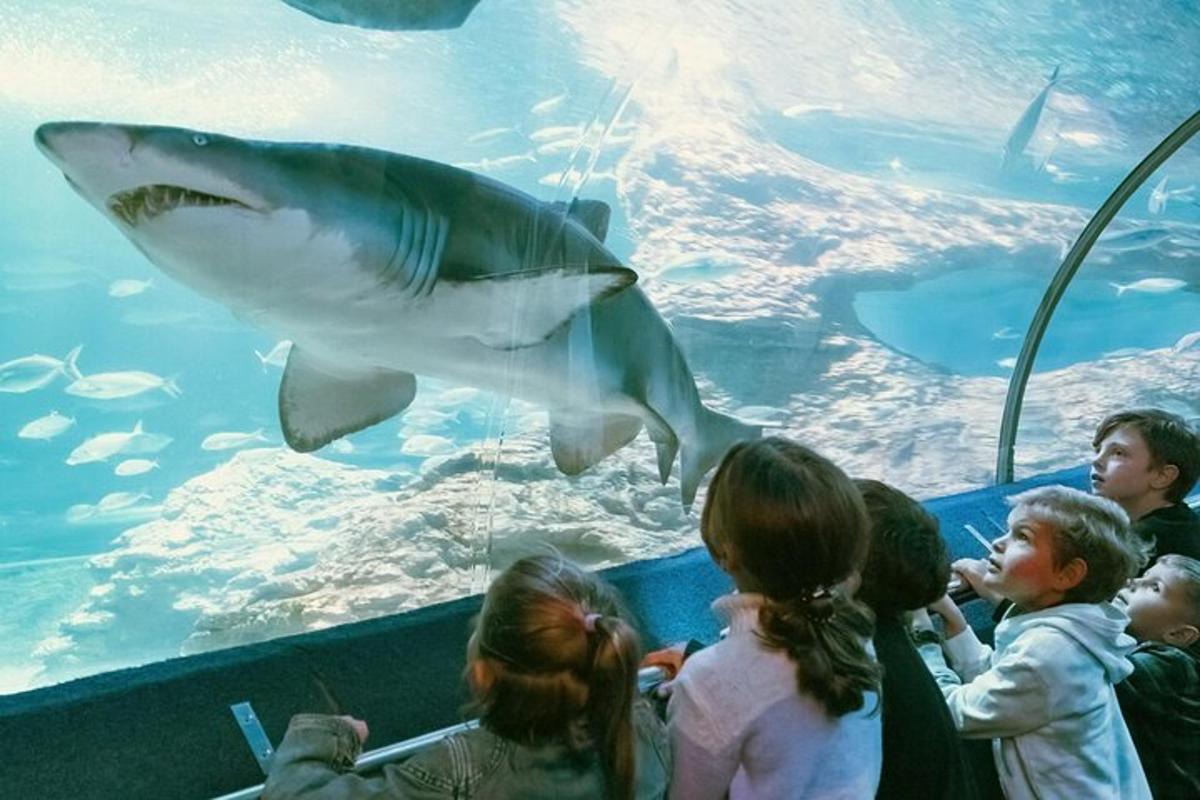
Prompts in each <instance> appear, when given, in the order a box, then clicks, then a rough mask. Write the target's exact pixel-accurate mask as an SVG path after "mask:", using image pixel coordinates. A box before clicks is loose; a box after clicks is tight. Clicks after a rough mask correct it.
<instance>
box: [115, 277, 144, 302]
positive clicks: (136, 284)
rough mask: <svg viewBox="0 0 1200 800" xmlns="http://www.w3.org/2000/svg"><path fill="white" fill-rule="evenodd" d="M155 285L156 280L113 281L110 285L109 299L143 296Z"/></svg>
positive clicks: (129, 279)
mask: <svg viewBox="0 0 1200 800" xmlns="http://www.w3.org/2000/svg"><path fill="white" fill-rule="evenodd" d="M153 284H154V279H153V278H151V279H150V280H145V281H137V280H134V279H133V278H122V279H120V280H116V281H113V282H112V283H110V284H109V285H108V296H109V297H133V296H134V295H135V294H141V293H142V292H144V291H146V290H147V289H149V288H150V287H151V286H152V285H153Z"/></svg>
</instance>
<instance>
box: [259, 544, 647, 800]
mask: <svg viewBox="0 0 1200 800" xmlns="http://www.w3.org/2000/svg"><path fill="white" fill-rule="evenodd" d="M639 655H640V652H639V642H638V636H637V633H636V632H635V631H634V630H633V628H631V627H630V626H629V624H628V623H626V622H625V621H624V620H623V619H622V613H621V608H620V604H619V601H618V600H617V597H616V594H615V592H613V590H611V589H610V588H609V587H607V586H606V585H605V584H603V583H601V582H600V581H599V580H598V579H597V578H595V577H593V576H591V575H589V574H588V573H586V572H584V571H583V570H581V569H579V568H578V567H576V566H574V565H573V564H571V563H569V562H567V561H564V560H562V559H561V558H560V557H556V556H537V557H532V558H525V559H522V560H520V561H518V562H516V563H515V564H513V565H512V566H511V567H509V568H508V569H507V570H505V571H504V572H503V573H502V574H501V575H500V576H499V577H498V578H496V580H495V582H493V583H492V585H491V587H490V588H489V589H488V592H487V595H486V597H485V598H484V602H483V610H482V611H481V612H480V615H479V619H478V622H477V624H476V628H475V632H474V633H473V634H472V636H471V640H470V643H469V645H468V648H467V662H468V663H467V677H468V680H469V682H470V684H471V688H472V690H473V693H474V695H475V697H476V699H477V703H478V706H479V709H480V711H481V715H480V717H481V718H480V722H481V727H480V728H478V729H476V730H473V731H470V732H468V733H463V734H457V735H455V736H451V737H449V738H448V739H446V740H444V741H442V742H441V743H440V744H438V745H435V746H433V747H431V748H429V749H426V750H423V751H421V752H419V753H417V754H416V755H415V756H413V757H412V758H410V759H409V760H407V761H404V762H402V763H400V764H397V765H389V766H386V767H384V769H383V774H382V776H381V777H378V778H365V777H360V776H358V775H354V774H342V773H343V772H344V770H346V769H347V768H348V767H349V766H350V765H352V764H353V763H354V759H355V757H357V755H358V753H359V751H360V750H361V747H362V744H363V740H365V739H366V725H365V724H364V723H363V722H361V721H359V720H354V719H351V718H349V717H327V716H319V715H311V714H300V715H297V716H296V717H293V718H292V722H291V725H290V726H289V727H288V732H287V735H286V736H285V737H284V740H283V743H282V744H281V745H280V747H279V750H278V751H277V752H276V754H275V758H274V760H273V762H272V764H271V772H270V775H269V776H268V777H267V784H266V790H265V791H264V793H263V797H264V798H265V799H266V800H271V798H291V797H305V798H318V797H328V798H338V800H353V799H354V798H367V797H370V798H384V797H387V798H422V800H426V799H433V798H446V799H447V800H449V799H450V798H454V800H462V799H465V798H488V800H493V799H494V798H495V799H498V798H514V799H518V798H519V800H529V799H533V798H546V800H550V798H580V799H581V800H582V798H608V799H609V800H627V799H628V798H639V800H640V799H642V798H645V799H647V800H648V799H649V798H659V797H662V796H663V795H664V794H665V792H666V785H667V778H668V776H669V773H670V766H669V756H668V744H667V740H666V732H665V729H664V727H663V725H662V723H661V722H660V721H659V720H658V718H657V717H655V716H654V713H653V711H651V709H650V707H649V705H648V704H647V703H645V701H642V700H640V699H639V700H637V701H635V694H636V692H637V665H638V658H639Z"/></svg>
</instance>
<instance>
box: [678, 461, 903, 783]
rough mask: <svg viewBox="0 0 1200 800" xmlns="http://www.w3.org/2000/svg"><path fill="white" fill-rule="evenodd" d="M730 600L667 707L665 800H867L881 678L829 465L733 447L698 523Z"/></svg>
mask: <svg viewBox="0 0 1200 800" xmlns="http://www.w3.org/2000/svg"><path fill="white" fill-rule="evenodd" d="M700 530H701V535H702V537H703V539H704V543H705V545H706V546H707V547H708V550H709V554H710V555H711V556H712V558H713V560H714V561H715V562H716V563H717V565H718V566H720V567H721V568H722V569H723V570H724V571H725V572H726V573H728V574H729V576H730V577H731V578H732V579H733V582H734V584H735V586H736V587H737V589H738V591H737V592H735V593H734V594H731V595H727V596H725V597H722V598H720V599H718V600H717V601H716V602H715V603H714V604H713V609H714V611H716V612H717V614H718V615H721V616H723V617H724V618H725V619H726V621H727V622H728V625H729V634H728V635H727V636H726V638H725V639H723V640H722V641H721V642H719V643H718V644H716V645H714V646H712V647H710V648H708V649H706V650H702V651H700V652H698V653H696V654H695V655H693V656H692V657H691V658H690V659H688V661H687V662H686V663H685V664H684V666H683V669H682V670H681V671H680V673H679V677H678V678H677V679H676V681H675V683H674V686H673V690H672V694H671V700H670V704H669V706H668V722H669V727H670V736H671V745H672V753H673V756H674V772H673V775H672V781H671V797H672V798H680V799H681V800H682V799H684V798H686V800H704V798H722V797H726V796H728V797H730V798H733V800H737V799H738V798H776V797H779V798H805V797H820V798H867V797H874V796H875V790H876V787H877V785H878V783H879V773H880V766H881V763H882V745H881V733H880V719H879V714H878V713H877V706H878V696H879V689H880V681H881V676H882V672H881V670H880V668H879V665H878V664H877V663H876V662H875V659H874V656H873V655H872V653H871V650H870V645H869V643H868V642H869V639H870V636H871V632H872V624H873V618H872V616H871V612H870V611H869V610H868V609H867V608H866V606H864V605H862V604H861V603H859V602H857V601H855V600H854V599H853V597H852V594H853V589H854V588H855V587H853V586H847V585H846V584H847V583H852V582H853V580H854V579H855V578H856V575H857V570H858V569H859V567H860V566H861V565H862V562H863V559H864V557H865V555H866V552H867V547H868V543H869V539H868V536H869V527H868V520H867V514H866V510H865V508H864V506H863V500H862V497H861V495H860V494H859V492H858V489H857V488H856V487H855V485H854V483H853V482H851V481H850V479H849V478H847V477H846V475H845V474H844V473H843V472H842V471H841V470H840V469H838V468H837V467H836V466H834V465H833V463H831V462H830V461H828V460H827V459H825V458H823V457H821V456H820V455H818V454H816V453H814V452H813V451H812V450H809V449H808V448H806V447H803V446H801V445H798V444H795V443H793V442H790V441H788V440H786V439H782V438H767V439H760V440H757V441H754V442H748V443H742V444H739V445H736V446H734V447H733V448H732V449H731V450H730V451H729V452H728V453H727V454H726V456H725V458H724V459H723V461H722V462H721V465H720V467H719V468H718V469H717V473H716V475H715V476H714V477H713V480H712V484H711V485H710V486H709V489H708V496H707V499H706V501H705V505H704V512H703V515H702V517H701V522H700Z"/></svg>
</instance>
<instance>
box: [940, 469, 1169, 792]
mask: <svg viewBox="0 0 1200 800" xmlns="http://www.w3.org/2000/svg"><path fill="white" fill-rule="evenodd" d="M1009 502H1010V503H1011V504H1012V506H1013V510H1012V513H1011V514H1010V515H1009V520H1008V525H1009V530H1008V533H1006V534H1005V535H1004V536H1002V537H1000V538H999V539H997V540H996V541H995V542H994V543H993V545H992V547H993V550H992V554H991V555H990V556H989V557H988V559H987V562H988V565H987V569H986V572H985V574H984V576H983V581H984V583H985V584H986V585H987V586H988V588H990V589H993V590H994V591H995V592H996V593H997V594H998V595H1000V596H1001V597H1003V598H1006V599H1008V600H1010V601H1012V604H1013V605H1012V607H1011V608H1010V609H1009V610H1008V612H1007V613H1006V614H1005V616H1004V619H1003V620H1001V622H1000V624H999V625H998V626H997V628H996V638H995V641H996V645H995V651H994V652H993V650H992V648H990V647H987V646H986V645H984V644H982V643H980V641H979V640H978V639H977V638H976V637H975V634H974V632H972V631H971V629H970V628H969V627H968V626H967V624H966V620H965V619H964V618H963V615H962V612H961V611H959V609H958V607H957V606H956V605H955V604H954V603H953V601H951V600H950V599H949V598H948V597H943V598H942V599H941V600H939V601H938V602H937V603H935V604H934V605H932V606H930V610H933V611H936V612H937V613H939V614H940V615H942V617H943V619H944V621H945V636H946V640H945V642H944V643H943V645H942V647H939V646H938V645H937V644H932V643H930V644H923V645H922V646H921V648H920V649H921V655H922V658H924V659H925V664H926V666H927V667H929V670H930V672H932V673H933V676H934V678H935V679H936V680H937V682H938V685H939V686H940V687H941V689H942V693H943V695H944V696H945V698H946V703H947V705H948V706H949V708H950V716H951V717H952V718H953V719H954V722H955V725H956V727H957V728H958V730H959V733H960V734H961V735H963V736H965V737H969V738H982V739H992V740H993V742H992V752H993V756H994V758H995V761H996V769H997V772H998V773H999V777H1000V784H1001V787H1002V788H1003V790H1004V794H1005V796H1006V797H1007V798H1009V800H1024V799H1025V798H1040V800H1049V799H1051V798H1056V799H1061V800H1079V799H1080V798H1088V800H1149V798H1150V789H1149V786H1148V785H1147V783H1146V776H1145V774H1144V773H1143V771H1142V766H1141V763H1140V762H1139V760H1138V755H1137V751H1136V750H1135V749H1134V745H1133V741H1132V740H1131V739H1130V736H1129V730H1128V729H1127V728H1126V726H1125V722H1124V720H1123V719H1122V718H1121V712H1120V708H1119V707H1118V704H1117V698H1116V694H1115V692H1114V691H1113V684H1115V683H1118V682H1119V681H1122V680H1124V679H1125V678H1126V677H1127V676H1128V675H1129V674H1130V672H1132V671H1133V666H1132V665H1131V664H1130V662H1129V659H1128V658H1126V656H1127V655H1128V654H1129V652H1130V651H1131V650H1133V648H1134V645H1135V644H1136V643H1135V642H1134V640H1133V639H1132V638H1131V637H1130V636H1128V635H1126V634H1125V633H1124V630H1125V626H1126V625H1127V624H1128V622H1129V619H1128V617H1127V616H1126V615H1125V613H1124V612H1122V611H1120V610H1119V609H1118V608H1116V607H1115V606H1114V605H1113V604H1112V603H1110V602H1108V599H1109V598H1111V597H1112V596H1113V595H1114V594H1116V592H1117V590H1118V589H1120V588H1121V586H1122V585H1124V584H1125V582H1126V581H1127V580H1129V578H1131V577H1133V575H1134V574H1136V572H1137V570H1138V568H1139V567H1140V566H1141V563H1142V560H1143V556H1142V555H1141V551H1140V550H1139V549H1138V548H1137V546H1136V545H1135V543H1134V541H1133V540H1132V538H1131V534H1130V531H1129V518H1128V516H1127V515H1126V514H1125V512H1124V511H1123V510H1122V509H1121V507H1120V506H1118V505H1117V504H1116V503H1114V502H1112V501H1111V500H1107V499H1105V498H1101V497H1094V496H1092V495H1089V494H1087V493H1085V492H1080V491H1078V490H1075V489H1068V488H1066V487H1064V486H1046V487H1041V488H1038V489H1032V490H1030V491H1027V492H1023V493H1021V494H1018V495H1016V496H1015V497H1012V498H1010V499H1009ZM917 616H918V620H917V624H918V625H919V626H920V627H925V628H927V627H929V617H928V615H927V614H918V615H917ZM943 648H944V649H945V655H946V656H947V657H948V658H949V662H950V667H952V668H953V669H951V668H950V667H947V664H946V661H945V659H944V658H943Z"/></svg>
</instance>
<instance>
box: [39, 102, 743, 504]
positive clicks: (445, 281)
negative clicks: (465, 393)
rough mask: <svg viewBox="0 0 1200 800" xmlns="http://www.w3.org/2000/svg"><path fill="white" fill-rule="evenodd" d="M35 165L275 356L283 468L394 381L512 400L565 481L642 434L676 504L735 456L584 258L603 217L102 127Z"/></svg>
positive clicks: (682, 378)
mask: <svg viewBox="0 0 1200 800" xmlns="http://www.w3.org/2000/svg"><path fill="white" fill-rule="evenodd" d="M34 139H35V142H36V144H37V146H38V148H39V149H40V150H41V151H42V153H44V154H45V155H46V156H47V157H48V158H49V159H50V161H51V162H53V163H54V164H55V165H56V166H57V167H58V168H59V169H60V170H61V171H62V172H63V174H64V176H65V177H66V179H67V182H68V183H69V184H70V185H71V186H72V187H73V188H74V190H75V191H76V192H77V193H78V194H79V195H80V196H81V197H82V198H83V199H84V200H86V201H87V202H88V203H89V204H91V205H92V206H93V207H94V208H95V209H96V210H97V211H99V212H100V213H101V214H103V215H104V217H105V218H107V219H108V221H109V222H111V223H112V224H113V225H115V226H116V227H117V228H118V230H120V231H121V233H123V234H124V235H125V236H126V237H127V238H128V239H129V240H130V241H131V242H132V244H133V245H134V246H135V247H136V248H137V249H138V250H140V251H141V252H142V253H143V254H144V255H145V256H146V257H147V258H148V259H149V260H150V261H151V262H152V263H153V264H154V265H155V266H157V267H158V268H159V269H160V270H161V271H162V272H164V273H165V274H166V275H168V276H169V277H171V278H173V279H175V280H177V281H179V282H181V283H183V284H185V285H186V286H188V287H190V288H191V289H193V290H194V291H196V292H198V293H200V294H202V295H204V296H206V297H209V298H211V299H214V300H216V301H218V302H220V303H223V304H224V305H226V306H227V307H228V308H230V309H231V310H232V311H233V313H234V314H235V315H236V316H237V317H238V318H240V319H242V320H244V321H246V322H248V323H250V324H253V325H255V326H258V327H261V328H264V329H266V330H268V331H270V332H272V333H274V334H275V335H277V336H279V337H280V338H286V339H288V340H290V341H291V342H292V343H293V344H292V348H291V350H290V351H289V352H288V355H287V364H286V366H285V367H284V372H283V377H282V380H281V382H280V385H279V396H278V398H279V399H278V411H279V421H280V427H281V429H282V432H283V437H284V441H285V442H286V443H287V445H288V446H289V447H291V448H292V449H293V450H296V451H298V452H311V451H314V450H317V449H319V448H321V447H323V446H325V445H326V444H329V443H330V442H332V441H334V440H336V439H338V438H340V437H343V436H346V435H347V434H350V433H354V432H355V431H359V430H362V429H364V428H367V427H369V426H372V425H375V424H377V423H379V422H381V421H383V420H386V419H389V418H391V417H393V416H394V415H396V414H399V413H400V412H402V411H403V410H404V409H406V408H407V407H408V406H409V405H410V404H411V403H412V401H413V398H414V396H415V394H416V390H417V381H416V376H417V375H422V376H428V377H435V378H439V379H443V380H446V381H449V382H453V383H457V384H460V385H466V386H474V387H478V388H481V389H486V390H489V391H493V392H497V393H499V394H501V395H504V396H513V397H517V398H521V399H524V400H527V401H530V402H532V403H534V404H536V405H539V406H541V407H543V408H545V409H546V410H547V411H548V412H549V420H550V425H549V428H550V431H549V432H550V450H551V454H552V456H553V459H554V462H555V464H556V465H557V467H558V469H559V470H560V471H561V472H563V473H564V474H567V475H576V474H579V473H581V472H583V471H584V470H586V469H588V468H589V467H591V466H593V465H595V464H596V463H598V462H599V461H601V460H602V459H604V458H605V457H607V456H609V455H611V454H612V453H614V452H616V451H617V450H619V449H620V448H622V447H624V446H625V445H627V444H629V443H630V442H632V441H633V440H634V439H635V438H636V437H637V436H638V434H639V433H640V432H641V431H642V429H643V428H644V429H645V430H646V432H647V434H648V435H649V438H650V439H651V440H652V441H653V443H654V445H655V448H656V458H657V467H658V473H659V479H660V480H661V481H662V483H664V484H665V483H667V481H668V479H669V477H670V475H671V473H672V470H673V467H674V464H675V463H676V459H677V457H678V462H679V465H680V496H681V500H682V502H683V505H684V506H685V507H690V506H691V504H692V502H693V500H694V498H695V495H696V491H697V488H698V486H699V484H700V481H701V480H702V478H703V476H704V475H705V474H706V473H707V472H708V470H710V469H711V468H712V467H713V466H714V465H715V464H716V463H717V461H719V460H720V458H721V457H722V456H723V455H724V454H725V452H726V451H727V450H728V449H729V448H730V447H731V446H732V445H733V444H735V443H736V442H738V441H741V440H745V439H751V438H756V437H758V436H760V435H761V433H762V428H761V426H757V425H753V424H748V423H744V422H742V421H740V420H738V419H735V418H733V417H731V416H727V415H724V414H721V413H719V412H716V411H713V410H712V409H710V408H708V407H707V406H705V405H704V404H703V402H702V401H701V399H700V396H699V391H698V390H697V387H696V382H695V378H694V376H693V374H692V372H691V371H690V369H689V367H688V365H687V361H686V359H685V358H684V355H683V352H682V351H681V349H680V347H679V344H678V343H677V341H676V340H675V338H674V336H673V334H672V332H671V328H670V326H669V325H668V324H667V322H666V321H665V320H664V319H663V318H662V317H661V316H660V315H659V313H658V311H657V310H656V309H655V307H654V306H653V304H652V303H651V302H650V300H649V298H648V297H647V296H646V295H645V293H644V292H642V290H641V288H640V287H639V286H638V285H637V274H636V273H635V272H634V271H633V270H631V269H629V268H628V267H626V266H625V265H623V264H622V263H621V262H620V261H619V260H618V258H617V257H616V256H615V255H613V253H612V252H611V251H609V249H608V248H607V247H606V246H605V245H604V239H605V236H606V234H607V229H608V222H609V215H610V209H609V208H608V206H607V205H605V204H603V203H600V202H598V201H589V200H573V201H571V202H570V203H565V202H546V201H542V200H538V199H537V198H534V197H533V196H531V195H528V194H526V193H524V192H522V191H520V190H519V189H516V188H515V187H512V186H509V185H508V184H505V183H501V182H499V181H496V180H493V179H490V178H488V177H486V176H483V175H478V174H476V173H473V172H469V171H467V170H463V169H458V168H455V167H452V166H448V165H446V164H442V163H440V162H436V161H430V160H425V159H421V158H416V157H413V156H407V155H401V154H397V153H392V152H388V151H383V150H378V149H371V148H366V147H359V146H353V145H342V144H322V143H294V142H270V141H257V140H247V139H240V138H237V137H233V136H227V135H221V134H218V133H208V132H201V131H195V130H189V129H184V128H173V127H164V126H145V125H123V124H114V123H102V122H51V123H46V124H43V125H41V126H40V127H38V129H37V131H36V133H35V135H34Z"/></svg>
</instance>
